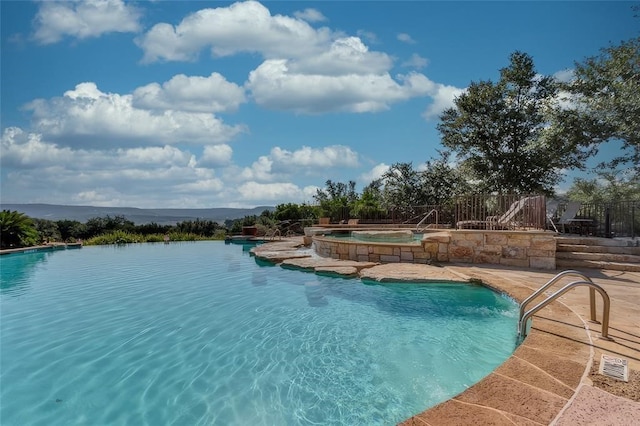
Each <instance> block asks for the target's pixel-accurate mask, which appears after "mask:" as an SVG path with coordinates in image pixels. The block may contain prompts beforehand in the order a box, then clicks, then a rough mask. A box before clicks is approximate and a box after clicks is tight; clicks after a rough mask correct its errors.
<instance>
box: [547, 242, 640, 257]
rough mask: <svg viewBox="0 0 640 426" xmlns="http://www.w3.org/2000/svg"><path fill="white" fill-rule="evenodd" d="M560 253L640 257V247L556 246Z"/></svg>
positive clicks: (563, 244) (562, 244)
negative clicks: (612, 254)
mask: <svg viewBox="0 0 640 426" xmlns="http://www.w3.org/2000/svg"><path fill="white" fill-rule="evenodd" d="M556 251H558V252H566V251H571V252H587V253H615V254H633V255H640V247H619V246H588V245H584V244H565V243H561V244H560V243H558V244H557V246H556Z"/></svg>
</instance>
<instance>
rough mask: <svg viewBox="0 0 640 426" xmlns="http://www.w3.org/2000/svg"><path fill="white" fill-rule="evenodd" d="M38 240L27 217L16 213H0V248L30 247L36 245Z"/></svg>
mask: <svg viewBox="0 0 640 426" xmlns="http://www.w3.org/2000/svg"><path fill="white" fill-rule="evenodd" d="M38 238H39V235H38V231H37V230H36V228H35V226H34V224H33V221H32V220H31V218H30V217H29V216H27V215H25V214H24V213H20V212H18V211H9V210H3V211H2V212H0V248H3V249H4V248H12V247H25V246H32V245H35V244H37V243H38Z"/></svg>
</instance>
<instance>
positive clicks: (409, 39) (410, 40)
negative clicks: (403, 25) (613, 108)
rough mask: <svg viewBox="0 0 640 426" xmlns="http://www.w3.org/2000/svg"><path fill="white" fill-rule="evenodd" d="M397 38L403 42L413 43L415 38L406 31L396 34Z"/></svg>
mask: <svg viewBox="0 0 640 426" xmlns="http://www.w3.org/2000/svg"><path fill="white" fill-rule="evenodd" d="M397 38H398V40H400V41H401V42H403V43H408V44H415V42H416V41H415V40H414V39H413V38H412V37H411V36H410V35H409V34H407V33H400V34H398V35H397Z"/></svg>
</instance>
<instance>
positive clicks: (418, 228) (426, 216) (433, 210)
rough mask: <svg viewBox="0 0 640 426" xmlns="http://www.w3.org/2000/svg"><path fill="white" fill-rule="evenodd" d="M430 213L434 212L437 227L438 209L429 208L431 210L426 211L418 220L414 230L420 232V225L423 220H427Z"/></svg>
mask: <svg viewBox="0 0 640 426" xmlns="http://www.w3.org/2000/svg"><path fill="white" fill-rule="evenodd" d="M431 213H435V214H436V228H437V227H438V210H436V209H431V211H429V213H427V214H426V215H425V216H424V217H423V218H422V220H420V222H418V224H417V225H416V231H418V232H420V225H422V224H423V223H424V221H425V220H427V219H428V218H429V216H431Z"/></svg>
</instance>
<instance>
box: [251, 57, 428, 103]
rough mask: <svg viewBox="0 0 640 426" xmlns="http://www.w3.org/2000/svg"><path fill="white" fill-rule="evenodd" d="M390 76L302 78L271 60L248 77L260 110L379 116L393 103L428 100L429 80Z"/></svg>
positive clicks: (322, 76) (286, 65) (416, 76)
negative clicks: (261, 108) (264, 108)
mask: <svg viewBox="0 0 640 426" xmlns="http://www.w3.org/2000/svg"><path fill="white" fill-rule="evenodd" d="M399 79H400V81H401V82H400V83H399V82H398V81H396V80H394V79H393V78H392V77H391V76H390V75H389V74H388V73H383V74H362V75H358V74H346V75H338V76H328V75H318V74H299V73H294V72H291V71H290V70H289V64H288V62H287V61H286V60H268V61H265V62H264V63H262V64H261V65H260V66H259V67H258V68H257V69H255V70H254V71H252V72H251V73H250V74H249V81H248V82H247V85H246V86H247V87H248V88H249V89H250V90H251V94H252V96H253V98H254V100H255V101H256V103H258V104H259V105H261V106H264V107H266V108H271V109H280V110H291V111H294V112H298V113H306V114H316V113H323V112H330V111H342V112H376V111H382V110H386V109H388V108H389V106H390V105H391V104H392V103H395V102H400V101H404V100H407V99H410V98H412V97H418V96H425V95H426V94H427V92H426V89H427V87H426V85H425V83H426V82H428V79H427V78H426V77H424V76H420V75H417V74H409V75H408V76H399Z"/></svg>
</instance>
